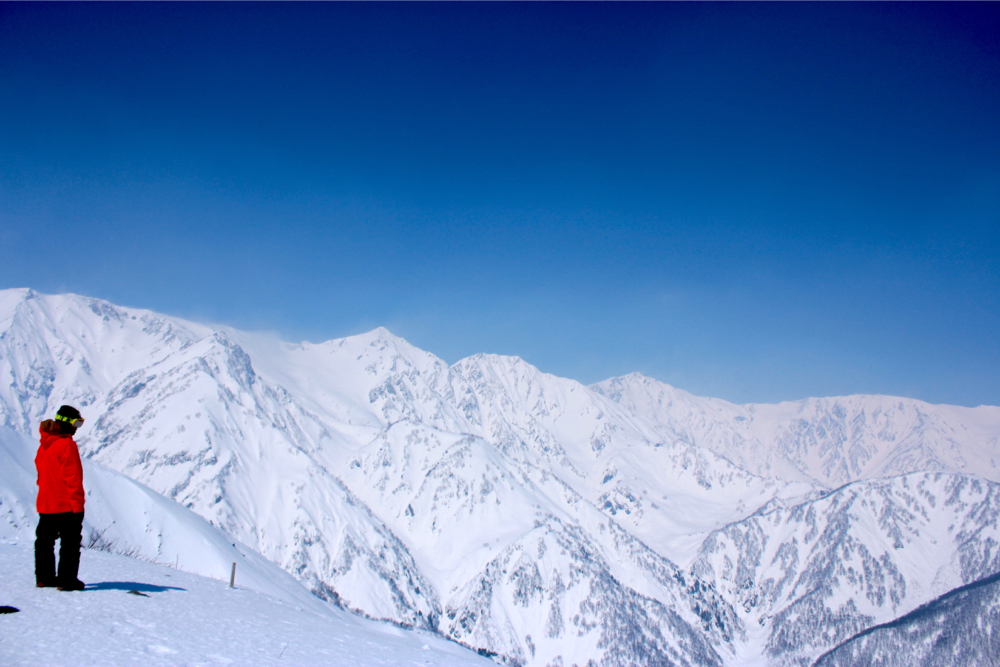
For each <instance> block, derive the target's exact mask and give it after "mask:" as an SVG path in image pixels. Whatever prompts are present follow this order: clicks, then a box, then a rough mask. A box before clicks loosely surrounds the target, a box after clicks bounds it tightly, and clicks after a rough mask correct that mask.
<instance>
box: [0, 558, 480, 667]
mask: <svg viewBox="0 0 1000 667" xmlns="http://www.w3.org/2000/svg"><path fill="white" fill-rule="evenodd" d="M32 549H33V547H32V544H31V543H30V542H14V543H11V542H5V541H0V562H2V563H3V567H2V568H0V596H2V600H0V602H2V603H3V604H4V605H8V606H13V607H15V608H17V609H19V610H20V611H19V612H18V613H13V614H4V615H0V661H2V664H3V665H5V667H14V666H15V665H17V666H29V665H30V666H38V667H51V666H53V665H59V666H60V667H72V666H74V665H108V666H109V667H111V666H114V667H119V666H121V665H192V666H194V665H343V666H351V665H357V666H358V667H367V666H369V665H370V666H373V667H374V666H375V665H387V666H388V665H392V666H399V667H402V666H404V665H405V666H407V667H409V666H411V665H421V666H425V665H441V666H451V667H463V666H469V667H471V666H473V665H491V664H493V663H492V662H491V661H489V660H487V659H485V658H482V657H480V656H478V655H475V654H473V653H471V652H470V651H468V650H467V649H464V648H462V647H460V646H458V645H457V644H454V643H451V642H447V641H445V640H443V639H441V638H440V637H438V636H434V635H432V634H430V633H427V632H424V633H418V632H412V631H407V630H401V629H398V628H394V627H392V626H389V625H386V624H384V623H377V622H374V621H368V620H365V619H362V618H359V617H358V616H355V615H353V614H350V613H347V612H344V611H342V610H339V609H335V608H333V607H332V606H327V607H321V608H317V607H316V606H315V605H307V606H296V605H293V604H290V603H288V602H285V601H283V600H281V599H278V598H274V597H271V596H269V595H265V594H263V593H260V592H258V591H255V590H252V589H248V588H244V587H241V586H239V587H237V588H229V583H228V582H222V581H216V580H213V579H208V578H206V577H200V576H198V575H194V574H190V573H187V572H183V571H179V570H175V569H172V568H170V567H166V566H163V565H156V564H152V563H149V562H146V561H143V560H140V559H136V558H128V557H125V556H122V555H118V554H111V553H104V552H99V551H86V552H84V554H83V562H84V565H83V568H84V572H85V573H86V576H87V584H88V587H87V589H86V590H84V591H80V592H73V593H70V592H61V591H58V590H56V589H54V588H47V589H37V588H35V587H34V572H33V571H32V568H33V560H32V559H33V556H32V553H33V552H32ZM132 591H134V592H132ZM140 594H141V595H140Z"/></svg>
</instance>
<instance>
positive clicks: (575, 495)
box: [0, 289, 1000, 667]
mask: <svg viewBox="0 0 1000 667" xmlns="http://www.w3.org/2000/svg"><path fill="white" fill-rule="evenodd" d="M63 403H70V404H73V405H76V406H77V407H79V408H80V409H81V411H82V412H83V413H84V415H85V416H86V417H88V422H87V425H86V426H85V427H84V429H83V430H82V431H81V432H80V433H79V434H78V442H79V443H80V445H81V449H82V451H83V452H84V455H85V456H86V457H87V458H89V459H90V460H91V461H92V462H94V463H97V464H100V465H102V466H105V467H107V468H110V469H112V470H115V471H118V472H120V473H122V474H124V475H126V476H127V477H129V478H131V479H132V480H135V481H136V482H139V483H141V484H142V485H145V486H146V487H149V488H151V489H154V490H155V491H157V492H159V493H161V494H163V495H164V496H166V497H167V498H170V499H172V500H174V501H176V502H178V503H180V504H181V505H183V506H185V507H187V508H188V509H190V510H191V511H193V512H194V513H196V514H198V515H200V516H201V517H203V518H204V519H206V520H207V521H208V522H210V523H211V525H212V526H214V527H215V528H216V529H218V530H220V531H222V533H223V534H224V535H226V536H228V537H229V538H232V540H234V541H235V540H238V541H239V542H240V543H242V544H243V545H246V547H248V548H249V549H253V550H255V551H256V552H259V553H260V554H261V555H263V556H264V558H266V559H267V560H268V561H271V562H273V563H276V564H277V565H279V566H280V567H281V568H283V569H284V570H285V571H287V572H288V573H290V574H291V575H293V576H294V577H295V578H296V579H298V580H299V581H301V582H303V583H305V584H306V586H308V588H309V589H311V590H312V591H314V592H315V593H316V594H318V595H320V596H322V597H324V598H326V599H329V600H333V601H336V602H338V603H339V604H341V605H343V606H344V607H346V608H348V609H351V610H355V611H358V612H360V613H362V614H364V615H366V616H369V617H372V618H377V619H387V620H390V621H392V622H394V623H397V624H400V625H403V626H408V627H415V628H422V629H425V630H431V631H435V632H439V633H441V634H442V635H444V636H446V637H449V638H452V639H454V640H456V641H458V642H460V643H462V644H464V645H466V646H468V647H470V648H473V649H475V650H479V651H480V652H481V653H482V654H485V655H491V656H492V657H494V659H495V660H496V661H498V662H503V663H507V664H516V665H525V666H528V665H530V666H532V667H536V666H537V667H542V666H547V665H562V666H564V667H569V666H570V665H573V664H577V665H581V666H582V665H586V664H588V663H590V661H592V662H593V664H599V665H607V666H609V667H612V666H618V665H639V664H641V665H668V664H671V665H672V664H679V665H712V664H717V665H723V664H731V665H735V664H750V663H757V664H773V665H784V664H809V663H810V662H812V661H813V660H815V659H817V658H818V657H819V656H820V655H823V654H824V653H826V652H828V651H830V650H831V649H834V648H836V647H837V646H838V645H840V644H842V643H843V642H845V641H848V640H850V638H851V637H852V636H853V635H855V634H856V633H860V632H864V631H865V630H867V629H869V628H872V627H875V626H878V625H879V624H884V623H888V622H891V621H893V620H894V619H897V618H899V617H902V616H904V615H906V614H909V613H910V612H912V611H913V610H914V609H917V608H918V607H920V605H923V604H925V603H927V602H929V601H931V600H933V599H935V598H937V597H938V596H941V595H944V594H947V593H948V591H949V590H951V589H954V588H956V587H958V586H962V585H964V584H969V583H972V582H974V581H978V580H981V579H983V578H984V577H988V576H991V575H992V574H994V573H996V572H997V571H998V570H1000V563H998V562H996V561H997V558H998V556H997V554H996V553H995V552H996V544H997V543H998V542H1000V526H998V523H997V521H998V519H997V512H998V511H1000V510H998V508H1000V505H998V503H997V495H996V494H997V492H998V488H1000V487H998V485H997V484H996V482H997V481H998V480H1000V470H998V469H997V466H996V463H997V462H998V461H1000V452H998V449H1000V440H998V438H1000V408H996V407H988V406H984V407H978V408H960V407H954V406H937V405H929V404H926V403H923V402H920V401H915V400H911V399H903V398H891V397H884V396H851V397H842V398H826V399H807V400H803V401H797V402H791V403H782V404H780V405H747V406H737V405H732V404H729V403H726V402H724V401H721V400H718V399H708V398H698V397H694V396H691V395H690V394H687V393H685V392H683V391H680V390H678V389H674V388H672V387H669V386H667V385H665V384H662V383H659V382H657V381H655V380H652V379H649V378H645V377H642V376H639V375H630V376H625V377H622V378H614V379H611V380H608V381H605V382H602V383H599V384H597V385H594V386H591V387H587V386H584V385H582V384H580V383H577V382H575V381H572V380H568V379H563V378H558V377H555V376H552V375H548V374H545V373H542V372H540V371H539V370H538V369H536V368H534V367H533V366H531V365H530V364H527V363H526V362H524V361H523V360H521V359H517V358H511V357H501V356H496V355H477V356H474V357H470V358H468V359H464V360H461V361H459V362H458V363H456V364H454V365H449V364H447V363H445V362H444V361H442V360H441V359H438V358H437V357H435V356H433V355H431V354H428V353H426V352H423V351H421V350H419V349H416V348H415V347H413V346H411V345H409V344H408V343H406V342H405V341H403V340H401V339H399V338H396V337H395V336H393V335H392V334H390V333H389V332H388V331H386V330H384V329H377V330H375V331H372V332H369V333H367V334H362V335H359V336H353V337H349V338H344V339H339V340H332V341H327V342H325V343H321V344H310V343H302V344H289V343H285V342H282V341H280V340H278V339H276V338H274V337H272V336H268V335H262V334H249V333H245V332H239V331H234V330H231V329H228V328H225V327H209V326H206V325H201V324H195V323H191V322H186V321H182V320H179V319H176V318H171V317H166V316H163V315H158V314H155V313H152V312H149V311H143V310H137V309H131V308H120V307H117V306H113V305H111V304H109V303H106V302H103V301H99V300H95V299H89V298H85V297H79V296H74V295H58V296H46V295H40V294H37V293H35V292H32V291H30V290H23V289H21V290H6V291H0V426H3V428H5V429H7V431H6V432H8V433H11V434H16V436H17V437H18V438H21V439H22V442H30V440H31V439H33V438H34V437H35V435H34V432H35V429H36V428H37V423H38V421H39V420H40V419H42V418H43V417H45V416H49V415H50V414H51V413H52V412H53V411H54V410H55V409H56V408H57V407H58V406H59V405H61V404H63ZM11 437H14V436H11ZM25 439H28V440H25ZM25 446H27V445H25ZM88 480H89V477H88ZM2 492H3V489H0V493H2ZM9 493H13V492H9ZM22 493H23V492H22ZM7 506H8V507H11V503H9V502H8V503H7ZM2 508H3V506H0V509H2ZM20 520H21V521H22V522H23V521H25V520H26V519H25V517H22V518H21V519H20ZM104 528H106V527H104V526H99V525H94V529H104ZM146 548H147V549H153V550H154V551H156V553H154V554H151V555H152V556H154V557H158V558H161V559H163V560H166V561H169V560H171V559H172V555H171V554H170V553H169V546H168V544H167V543H166V538H164V543H163V544H162V545H159V546H158V545H154V544H149V545H147V547H146ZM827 659H830V658H827Z"/></svg>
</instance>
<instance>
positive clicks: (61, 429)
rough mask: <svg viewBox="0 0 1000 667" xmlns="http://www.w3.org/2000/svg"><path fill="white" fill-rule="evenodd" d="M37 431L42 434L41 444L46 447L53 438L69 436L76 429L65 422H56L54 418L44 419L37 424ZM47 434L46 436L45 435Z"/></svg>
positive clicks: (71, 435)
mask: <svg viewBox="0 0 1000 667" xmlns="http://www.w3.org/2000/svg"><path fill="white" fill-rule="evenodd" d="M38 432H39V433H40V434H41V435H42V446H43V447H48V445H49V444H51V442H52V440H53V439H55V438H71V437H73V434H74V433H76V429H75V428H73V427H72V426H70V425H69V424H67V423H66V422H57V421H56V420H55V419H46V420H45V421H43V422H42V423H41V424H39V425H38ZM46 436H48V437H46Z"/></svg>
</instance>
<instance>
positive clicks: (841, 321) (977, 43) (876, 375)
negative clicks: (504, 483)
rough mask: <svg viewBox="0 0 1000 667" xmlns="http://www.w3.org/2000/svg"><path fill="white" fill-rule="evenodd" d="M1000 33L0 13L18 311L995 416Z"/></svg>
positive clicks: (803, 25) (407, 12) (2, 221)
mask: <svg viewBox="0 0 1000 667" xmlns="http://www.w3.org/2000/svg"><path fill="white" fill-rule="evenodd" d="M998 35H1000V5H998V4H997V3H974V4H968V5H966V4H946V5H937V4H924V3H891V4H869V3H846V4H840V3H837V4H832V3H817V4H789V3H776V4H773V3H768V4H745V3H732V4H707V3H706V4H694V5H688V4H679V3H664V4H660V3H639V4H624V3H613V4H591V3H583V4H567V3H556V4H534V3H529V4H499V3H497V4H493V3H473V4H453V3H446V4H421V3H418V4H388V3H372V4H346V3H328V4H299V3H281V4H263V3H260V4H259V3H252V4H231V3H219V4H189V3H166V4H153V3H149V4H147V3H139V4H119V3H110V4H89V3H88V4H76V3H71V4H47V3H38V4H36V3H28V4H13V3H7V2H5V3H0V287H32V288H34V289H36V290H39V291H42V292H49V293H51V292H63V291H72V292H76V293H80V294H86V295H90V296H96V297H101V298H105V299H108V300H111V301H113V302H116V303H119V304H122V305H127V306H135V307H144V308H150V309H153V310H158V311H161V312H166V313H170V314H174V315H178V316H183V317H188V318H192V319H196V320H202V321H210V322H220V323H226V324H230V325H232V326H236V327H239V328H244V329H258V330H272V331H277V332H278V333H279V334H280V335H281V336H282V337H284V338H286V339H288V340H293V341H297V340H303V339H305V340H312V341H320V340H325V339H328V338H335V337H340V336H344V335H350V334H355V333H359V332H362V331H365V330H368V329H371V328H374V327H376V326H379V325H383V326H386V327H388V328H389V329H390V330H391V331H393V332H394V333H396V334H397V335H400V336H403V337H404V338H407V339H408V340H409V341H410V342H412V343H414V344H415V345H417V346H419V347H421V348H424V349H426V350H429V351H431V352H433V353H435V354H437V355H439V356H441V357H443V358H444V359H445V360H447V361H450V362H454V361H457V360H458V359H459V358H461V357H463V356H467V355H470V354H474V353H477V352H495V353H500V354H512V355H519V356H521V357H524V358H525V359H526V360H528V361H529V362H531V363H533V364H535V365H536V366H538V367H539V368H541V369H542V370H543V371H547V372H551V373H555V374H557V375H561V376H566V377H572V378H576V379H578V380H581V381H583V382H588V383H589V382H595V381H598V380H601V379H604V378H606V377H610V376H614V375H622V374H625V373H628V372H631V371H640V372H642V373H645V374H647V375H650V376H653V377H656V378H658V379H660V380H663V381H665V382H669V383H671V384H674V385H676V386H678V387H681V388H683V389H686V390H688V391H692V392H694V393H697V394H702V395H711V396H718V397H721V398H725V399H728V400H732V401H736V402H750V401H754V402H773V401H779V400H786V399H796V398H802V397H805V396H825V395H835V394H849V393H859V392H866V393H885V394H896V395H904V396H912V397H915V398H921V399H924V400H928V401H932V402H946V403H956V404H964V405H978V404H982V403H987V404H993V405H998V404H1000V38H998Z"/></svg>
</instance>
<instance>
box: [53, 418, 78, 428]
mask: <svg viewBox="0 0 1000 667" xmlns="http://www.w3.org/2000/svg"><path fill="white" fill-rule="evenodd" d="M56 421H57V422H66V423H67V424H69V425H70V426H72V427H73V428H80V427H81V426H82V425H83V417H80V418H79V419H71V418H69V417H63V416H62V415H56Z"/></svg>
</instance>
